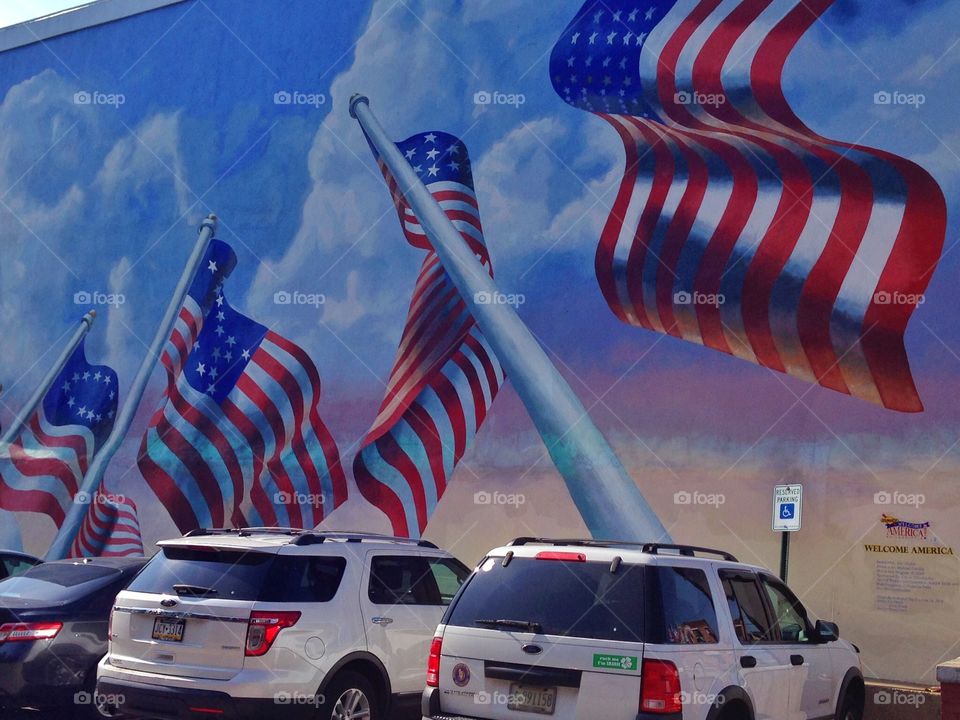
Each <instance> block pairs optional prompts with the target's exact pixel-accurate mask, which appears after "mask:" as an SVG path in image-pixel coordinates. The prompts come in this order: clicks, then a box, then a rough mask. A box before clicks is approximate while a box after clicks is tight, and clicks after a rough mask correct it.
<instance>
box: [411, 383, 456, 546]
mask: <svg viewBox="0 0 960 720" xmlns="http://www.w3.org/2000/svg"><path fill="white" fill-rule="evenodd" d="M404 418H405V419H406V421H407V423H408V424H409V425H410V427H411V428H412V429H413V431H414V432H415V433H416V434H417V437H418V438H420V442H421V443H423V449H424V452H425V453H426V456H427V462H428V463H429V464H430V474H431V475H433V482H434V487H435V488H436V493H437V500H438V501H439V499H440V497H441V496H442V495H443V492H444V490H446V489H447V474H446V471H445V470H444V467H443V442H442V441H441V439H440V431H439V430H437V424H436V422H434V419H433V417H432V416H431V415H430V413H429V412H427V410H426V408H424V407H423V405H421V404H420V403H419V402H413V403H411V404H410V409H409V410H408V411H407V413H406V415H405V416H404ZM427 520H428V521H429V518H427ZM424 527H426V526H424ZM424 527H421V528H420V531H421V532H423V529H424Z"/></svg>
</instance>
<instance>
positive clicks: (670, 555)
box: [487, 538, 769, 572]
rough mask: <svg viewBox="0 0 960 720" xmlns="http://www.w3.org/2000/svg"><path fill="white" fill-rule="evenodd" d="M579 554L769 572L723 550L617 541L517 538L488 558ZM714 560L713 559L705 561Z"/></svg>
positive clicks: (590, 558)
mask: <svg viewBox="0 0 960 720" xmlns="http://www.w3.org/2000/svg"><path fill="white" fill-rule="evenodd" d="M545 552H547V553H576V554H580V555H583V556H585V558H586V560H587V562H604V563H612V562H613V561H614V559H615V558H620V561H621V562H627V563H634V564H647V565H676V564H677V561H678V560H679V561H681V564H683V565H697V564H701V565H719V566H721V567H725V568H727V567H729V568H732V569H742V570H749V571H751V572H769V570H767V568H764V567H761V566H759V565H751V564H749V563H743V562H740V561H739V560H737V558H735V557H734V556H733V555H731V554H730V553H728V552H725V551H723V550H714V549H711V548H704V547H699V546H695V545H674V544H666V543H631V542H627V541H617V540H593V539H590V538H586V539H563V538H561V539H550V538H517V539H515V540H513V541H511V542H510V543H508V544H507V545H503V546H501V547H498V548H494V549H493V550H491V551H490V552H488V553H487V556H488V557H505V556H506V555H508V554H511V555H512V556H513V557H518V558H534V557H536V556H537V555H539V554H541V553H545ZM706 556H712V557H706Z"/></svg>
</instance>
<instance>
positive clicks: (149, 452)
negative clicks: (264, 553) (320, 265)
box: [139, 240, 347, 532]
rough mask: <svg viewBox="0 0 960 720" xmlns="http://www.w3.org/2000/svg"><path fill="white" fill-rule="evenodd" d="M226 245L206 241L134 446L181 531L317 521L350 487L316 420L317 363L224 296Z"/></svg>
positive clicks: (229, 264) (230, 257)
mask: <svg viewBox="0 0 960 720" xmlns="http://www.w3.org/2000/svg"><path fill="white" fill-rule="evenodd" d="M235 264H236V258H235V256H234V253H233V250H232V249H231V248H230V247H229V246H228V245H227V244H226V243H223V242H221V241H219V240H212V241H211V243H210V245H209V247H208V249H207V255H206V257H205V259H204V262H203V263H202V265H201V266H200V268H199V270H198V272H197V276H196V278H195V279H194V281H193V283H192V285H191V287H190V289H189V291H188V294H187V298H186V300H185V302H184V305H183V308H182V309H181V311H180V316H179V318H178V321H177V323H176V325H175V326H174V329H173V332H172V333H171V336H170V340H169V342H168V343H167V346H166V349H165V350H164V352H163V355H162V357H161V363H162V364H163V367H164V369H165V370H166V373H167V388H166V391H165V394H164V398H163V401H162V403H161V406H160V407H159V408H158V409H157V411H156V412H155V413H154V415H153V417H152V418H151V421H150V425H149V428H148V429H147V432H146V434H145V435H144V437H143V439H142V442H141V446H140V454H139V465H140V470H141V472H142V473H143V476H144V477H145V478H146V480H147V483H148V484H149V485H150V487H151V488H152V489H153V491H154V492H155V493H156V495H157V497H158V498H159V499H160V500H161V501H162V503H163V504H164V506H165V507H166V508H167V510H168V511H169V512H170V515H171V517H172V518H173V520H174V522H175V523H176V525H177V527H178V528H179V529H180V531H181V532H186V531H189V530H193V529H195V528H198V527H224V526H230V525H233V526H235V527H244V526H260V525H282V526H288V527H307V528H312V527H314V526H315V525H317V524H318V523H319V522H320V521H321V520H323V518H324V517H325V515H326V514H329V513H330V512H332V511H333V510H334V509H335V508H336V507H337V506H338V505H340V504H341V503H342V502H343V501H344V500H346V497H347V489H346V478H345V475H344V472H343V468H342V467H341V465H340V456H339V452H338V450H337V446H336V444H335V442H334V440H333V437H332V436H331V435H330V433H329V431H328V430H327V428H326V426H325V425H324V423H323V422H322V420H321V419H320V415H319V410H318V405H319V402H320V374H319V373H318V372H317V369H316V366H315V365H314V364H313V361H312V360H311V359H310V358H309V357H308V356H307V354H306V353H305V352H304V351H303V350H302V349H301V348H300V347H298V346H297V345H295V344H294V343H292V342H291V341H289V340H287V339H286V338H284V337H282V336H280V335H279V334H277V333H275V332H273V331H272V330H269V329H267V328H266V327H264V326H263V325H261V324H259V323H257V322H255V321H254V320H252V319H250V318H248V317H246V316H245V315H243V314H241V313H240V312H238V311H236V310H234V309H233V308H232V307H230V304H229V303H228V302H227V300H226V298H225V297H224V295H223V289H222V286H223V280H224V278H225V277H226V276H227V275H229V273H230V272H231V270H232V269H233V267H234V266H235Z"/></svg>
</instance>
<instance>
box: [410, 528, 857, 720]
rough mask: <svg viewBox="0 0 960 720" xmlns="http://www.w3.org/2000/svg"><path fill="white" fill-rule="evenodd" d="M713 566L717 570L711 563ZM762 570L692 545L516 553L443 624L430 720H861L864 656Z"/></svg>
mask: <svg viewBox="0 0 960 720" xmlns="http://www.w3.org/2000/svg"><path fill="white" fill-rule="evenodd" d="M705 556H712V557H709V558H708V557H705ZM837 632H838V631H837V627H836V625H834V624H833V623H827V622H823V621H814V620H813V619H812V618H811V617H810V614H809V613H808V612H807V611H806V610H805V609H804V607H803V605H801V604H800V602H799V601H798V600H797V598H796V596H795V595H794V594H793V593H792V592H790V590H789V589H788V588H787V586H786V585H784V584H783V583H782V582H781V581H780V580H778V579H777V578H776V577H774V576H773V575H772V574H770V573H769V572H767V571H766V570H764V569H762V568H759V567H753V566H750V565H744V564H742V563H739V562H737V560H736V558H734V557H733V556H732V555H730V554H728V553H724V552H719V551H716V550H708V549H705V548H695V547H691V546H681V545H662V544H646V545H631V544H629V543H618V542H604V541H593V540H545V539H538V538H518V539H517V540H514V541H513V542H511V543H510V544H509V545H508V546H506V547H501V548H498V549H496V550H493V551H491V552H490V553H489V554H488V555H487V557H486V558H485V559H484V560H483V561H482V562H481V563H480V565H479V566H478V567H477V569H476V570H475V571H474V573H473V574H472V575H471V577H470V578H469V579H468V581H467V582H466V584H465V585H464V586H463V589H462V590H461V591H460V594H459V595H458V596H457V598H456V599H455V600H454V602H453V603H452V604H451V605H450V607H449V608H448V610H447V613H446V615H445V616H444V618H443V622H442V624H441V625H440V627H439V628H438V630H437V634H436V637H435V638H434V640H433V645H432V647H431V652H430V657H429V661H428V666H427V688H426V690H425V691H424V695H423V704H422V711H423V714H424V716H426V717H427V718H430V719H432V720H467V719H468V718H486V719H494V718H496V719H505V718H512V719H514V720H522V718H534V717H537V716H553V717H554V718H557V720H574V718H576V720H652V719H653V718H657V719H661V720H662V719H663V718H669V719H671V720H704V719H707V720H754V719H763V720H800V719H801V718H804V719H807V720H812V719H813V718H838V719H839V720H860V718H861V717H862V713H863V701H864V685H863V676H862V672H861V668H860V662H859V658H858V652H859V651H858V650H857V649H856V647H855V646H853V645H851V644H850V643H848V642H846V641H844V640H840V639H839V637H838V635H837Z"/></svg>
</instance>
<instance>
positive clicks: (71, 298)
mask: <svg viewBox="0 0 960 720" xmlns="http://www.w3.org/2000/svg"><path fill="white" fill-rule="evenodd" d="M958 20H960V11H958V10H956V9H955V8H952V7H950V5H949V4H948V3H945V2H944V3H925V4H922V5H921V6H918V5H917V4H915V3H909V2H906V1H904V2H891V3H885V4H883V7H879V6H878V5H877V4H875V3H865V2H859V1H858V0H837V1H836V2H832V3H831V2H829V1H828V0H823V1H822V2H816V3H811V2H806V3H797V2H792V1H790V0H782V1H781V0H777V1H775V2H772V3H766V2H752V1H751V0H745V1H744V2H732V3H718V2H712V1H708V0H703V1H701V2H693V1H691V2H660V1H659V0H657V1H650V2H644V3H637V2H631V1H630V0H617V1H616V2H611V1H610V0H607V2H604V3H599V2H596V1H595V0H588V1H587V2H586V3H584V2H582V0H570V1H567V0H557V1H556V2H551V3H545V4H542V3H541V4H537V3H525V2H520V1H519V0H517V1H516V2H489V3H488V2H471V3H463V4H459V3H439V2H431V1H428V0H423V1H422V2H405V3H391V2H386V1H385V0H384V1H382V2H381V0H370V2H367V3H348V4H342V3H336V4H334V3H322V2H321V3H305V2H297V1H296V0H280V1H278V2H270V3H264V2H256V1H255V0H243V1H241V2H237V1H236V0H234V1H232V2H227V0H207V1H206V2H194V0H186V1H185V2H180V3H173V4H170V5H168V6H166V7H163V8H160V9H156V10H153V11H150V12H146V13H142V14H139V15H134V16H131V17H128V18H125V19H122V20H119V21H116V22H112V23H107V24H104V25H98V26H95V27H91V28H88V29H85V30H82V31H80V32H77V33H72V34H69V35H63V36H59V37H55V38H51V39H49V40H45V41H44V42H43V43H33V44H28V45H25V46H23V47H17V48H14V49H10V50H7V51H6V52H3V53H2V54H0V84H2V88H0V102H2V104H0V130H2V132H0V326H2V329H3V331H4V337H5V338H6V342H5V343H4V351H3V352H2V353H0V382H2V384H3V385H4V388H5V389H4V391H3V393H2V394H0V423H2V427H3V430H4V436H3V440H4V442H9V445H8V446H7V447H6V454H5V456H4V457H2V458H0V544H2V545H4V546H8V547H15V548H21V547H22V548H23V549H25V550H27V551H28V552H32V553H34V554H38V555H43V554H45V553H47V552H48V550H49V549H50V548H51V547H54V548H57V547H60V548H64V550H65V552H67V553H69V554H74V555H96V554H104V553H117V554H124V553H139V552H142V551H143V550H144V549H146V551H147V552H150V551H151V548H152V546H153V543H154V542H156V541H157V540H158V539H161V538H163V537H168V536H171V535H176V534H179V533H181V532H185V531H187V530H190V529H192V528H194V527H198V526H210V525H214V526H221V525H261V524H280V525H290V526H296V527H301V526H303V527H311V526H314V525H316V524H322V525H323V526H324V527H330V528H353V529H355V528H365V529H371V530H380V531H385V532H394V533H399V534H409V535H418V534H426V535H427V536H429V537H430V538H431V539H433V540H435V541H438V542H440V543H442V544H444V545H446V546H448V547H450V548H451V549H452V550H453V551H454V552H455V553H457V554H458V555H460V556H461V557H463V558H464V559H467V560H475V559H477V558H478V557H479V556H480V555H481V554H482V553H483V551H484V550H485V549H487V548H488V547H490V546H492V545H494V544H497V543H500V542H502V541H504V540H506V539H509V538H510V537H513V536H518V535H549V534H561V535H565V536H566V535H571V534H585V533H587V532H588V531H589V528H588V527H587V526H586V525H585V524H584V521H583V519H582V518H581V515H580V512H579V510H578V508H577V506H576V504H575V503H574V502H573V501H572V500H571V495H570V493H569V492H568V489H567V486H566V485H565V484H564V482H563V478H562V477H561V474H560V472H558V470H557V469H556V467H555V466H554V464H553V462H551V458H550V455H549V453H548V449H550V448H552V447H553V444H554V443H556V442H558V438H541V437H540V435H539V434H538V432H537V430H536V428H535V427H534V425H533V424H532V423H531V421H530V415H529V408H526V407H524V403H523V402H522V401H521V400H520V397H519V396H518V394H517V392H516V388H515V387H514V386H513V385H512V384H511V379H510V376H509V375H508V374H507V373H505V371H504V369H503V367H502V365H501V359H500V358H499V357H498V354H497V348H495V347H494V346H493V345H492V344H491V342H490V339H489V338H487V337H486V336H485V335H484V333H483V331H482V329H481V328H480V327H479V325H478V324H477V322H476V321H475V319H474V317H473V315H472V313H471V308H472V307H475V304H476V303H484V304H490V303H494V304H499V305H504V306H506V307H507V308H509V309H511V310H515V311H516V312H517V313H518V314H519V316H520V317H521V319H522V320H523V321H524V323H525V324H526V325H527V327H529V329H530V331H531V332H532V333H533V335H534V336H535V337H536V339H537V340H538V341H539V343H540V344H541V345H542V346H543V347H544V348H545V350H546V351H547V354H548V356H549V357H550V359H551V360H552V361H553V364H554V365H555V366H556V367H557V368H558V369H559V371H560V372H561V374H562V375H563V376H564V378H565V379H566V380H567V382H568V383H569V384H570V386H571V387H572V389H573V391H574V392H575V393H576V394H577V395H578V396H579V398H580V400H581V401H582V402H583V405H584V407H585V409H586V411H587V413H588V419H587V421H588V422H590V421H592V422H593V423H595V424H596V425H597V427H598V428H599V429H600V430H601V431H602V432H603V434H604V435H605V436H606V437H607V439H608V440H609V441H610V443H611V445H612V446H613V448H614V450H615V451H616V453H617V454H618V456H619V457H620V459H621V460H622V462H623V465H624V466H625V468H626V470H627V472H628V473H629V474H630V476H631V477H632V478H633V479H634V480H635V482H636V484H637V486H638V488H639V490H640V491H641V492H642V494H643V496H644V497H645V498H646V500H647V501H648V502H649V503H650V505H651V506H652V508H653V509H654V511H655V512H656V513H657V515H658V516H659V518H660V520H661V521H662V523H663V525H664V526H665V527H666V529H667V531H668V532H669V533H670V534H671V535H672V536H673V538H674V539H677V540H681V541H685V542H692V543H696V544H705V545H720V546H723V547H724V548H725V549H727V550H730V551H732V552H734V553H736V554H738V555H739V556H740V557H741V559H744V560H748V561H752V562H756V563H759V564H764V565H768V566H769V565H773V564H774V563H775V559H776V554H775V553H776V546H777V543H778V538H777V537H776V536H774V534H773V533H771V532H770V517H769V506H770V500H771V492H772V487H773V485H775V484H777V483H778V482H781V481H785V482H802V483H804V487H805V491H804V495H805V499H806V502H807V507H806V508H805V514H804V523H805V525H804V529H803V530H802V531H801V532H800V533H799V534H798V535H797V536H796V537H795V538H794V543H795V545H794V548H795V549H794V558H795V559H794V567H793V568H792V570H791V580H792V583H791V584H792V585H794V586H795V587H796V588H797V589H798V591H799V592H800V594H801V596H802V599H803V600H804V601H805V602H807V603H809V604H810V606H811V607H812V608H813V610H814V611H815V612H817V613H818V614H819V615H820V616H822V617H824V618H827V619H836V620H838V622H839V623H840V624H841V627H842V629H843V630H844V634H847V635H849V636H851V637H856V638H857V642H858V644H860V645H861V646H862V647H863V648H864V658H865V662H866V663H867V664H868V665H869V667H868V668H866V670H867V673H868V674H870V675H875V676H887V677H901V678H903V679H929V678H930V677H931V675H932V671H933V668H934V667H935V664H936V662H937V661H938V660H940V659H942V658H943V657H946V656H950V655H951V653H952V654H953V655H955V654H956V647H952V646H951V643H952V642H954V641H953V640H952V639H950V638H946V637H943V635H942V632H940V630H939V629H938V627H939V626H940V625H941V621H944V622H945V621H946V620H947V619H948V618H949V617H951V614H955V613H956V612H957V611H960V595H958V592H960V570H958V568H957V566H956V562H955V557H953V556H952V546H953V545H955V544H956V543H957V542H960V537H957V529H956V523H955V522H953V521H952V518H953V514H954V513H955V510H956V508H957V506H958V504H960V502H958V501H960V493H958V492H957V490H956V487H957V485H956V478H957V470H958V468H960V462H958V454H957V453H958V451H957V446H958V437H960V403H958V402H957V397H958V390H960V387H958V378H960V372H958V370H960V324H958V321H957V319H956V318H957V314H956V313H955V312H954V306H955V302H954V299H953V294H952V292H951V288H952V286H953V284H954V283H953V278H955V277H956V273H957V269H958V266H960V260H958V259H957V255H956V253H955V252H953V248H954V243H955V242H956V237H957V226H956V220H955V215H956V212H955V208H956V202H955V198H956V196H957V189H958V184H960V134H958V132H957V129H956V124H955V120H954V118H955V117H956V116H957V110H958V109H960V108H958V107H957V104H958V100H957V98H958V97H960V92H958V90H960V88H958V87H957V83H958V81H957V80H956V77H957V73H956V68H957V66H958V63H960V49H958V48H956V47H954V46H953V45H952V43H953V41H954V39H955V38H953V32H954V31H952V30H951V29H950V28H951V27H952V28H956V27H957V24H958ZM0 40H2V38H0ZM355 92H362V93H364V94H365V95H366V96H368V97H369V98H370V103H371V107H372V108H373V110H374V111H375V112H376V114H377V117H378V118H379V120H380V121H381V122H382V124H383V125H384V127H385V128H386V130H387V132H388V133H389V134H390V135H391V137H392V138H395V139H398V140H399V142H397V148H398V149H399V150H400V151H401V153H402V154H403V157H404V158H405V159H406V161H408V162H409V164H410V165H411V166H412V167H413V169H414V171H415V173H416V174H417V177H418V178H419V179H420V180H421V181H422V182H423V184H424V185H425V186H426V188H427V190H428V191H429V192H430V194H431V195H432V196H433V197H434V198H435V199H436V201H437V202H438V203H439V204H440V207H441V208H442V210H443V212H444V214H445V215H446V217H447V218H448V219H449V220H450V221H451V222H452V223H453V225H454V227H455V228H456V230H457V232H458V233H459V235H460V237H461V238H462V240H463V242H464V243H465V244H466V245H467V246H468V247H469V248H470V250H471V252H472V253H473V254H474V256H475V257H476V262H477V267H478V268H479V269H480V271H481V272H483V273H484V274H485V275H487V276H489V277H493V278H494V282H495V283H496V287H497V288H498V292H496V293H492V294H481V295H478V296H464V294H463V293H462V292H461V290H460V289H458V287H457V286H456V284H455V283H454V282H452V281H451V278H450V277H449V276H448V275H447V273H446V272H445V270H444V267H443V263H442V262H441V260H440V258H439V256H438V254H437V253H436V252H435V250H434V248H433V247H432V245H431V242H430V239H429V238H428V237H427V232H426V230H425V229H424V227H423V226H422V225H421V224H420V218H418V216H417V214H416V213H415V212H414V211H413V209H412V208H411V206H410V204H409V202H407V200H406V199H405V196H404V193H405V191H406V189H407V188H404V187H403V186H402V184H400V183H398V182H397V180H396V178H395V177H394V176H393V174H392V173H391V172H390V170H389V168H387V167H386V165H385V164H384V163H383V162H382V159H381V158H380V157H379V156H378V154H377V153H376V152H375V151H374V152H371V146H370V145H369V144H368V142H367V139H366V138H365V137H364V133H363V132H362V130H361V128H360V126H359V125H358V124H357V121H356V120H355V119H353V118H352V117H351V116H350V113H349V112H348V104H349V98H350V96H351V95H352V94H353V93H355ZM401 138H407V139H406V140H401ZM210 213H216V215H217V216H218V218H219V220H218V225H217V232H216V238H215V239H213V240H211V241H210V243H209V245H208V246H207V247H206V248H205V249H204V253H203V255H202V257H200V258H199V260H200V262H199V263H198V265H197V269H196V272H195V273H194V274H193V275H192V276H191V277H189V278H188V279H189V280H190V282H189V283H188V287H187V288H186V289H187V292H186V294H185V298H184V300H183V303H182V305H178V306H177V308H176V309H177V312H176V314H175V316H174V317H173V320H174V323H173V325H172V327H171V328H169V331H168V332H166V333H165V334H164V345H163V350H162V352H161V353H160V354H159V355H158V356H157V357H155V358H151V359H150V362H151V367H152V368H153V372H152V374H151V375H150V376H149V382H148V383H147V385H146V388H145V392H144V393H143V396H142V398H138V400H139V402H138V403H137V404H136V408H135V410H136V412H135V413H134V414H133V415H132V416H131V417H132V424H131V425H130V427H129V428H126V427H124V425H123V423H124V418H123V412H122V408H123V406H124V404H125V403H127V402H128V400H129V398H130V397H131V393H130V388H131V383H132V382H133V379H134V377H135V376H136V375H137V371H138V368H140V366H141V364H142V363H143V362H144V359H145V357H147V349H148V347H149V346H150V342H151V338H153V337H154V335H155V333H156V332H157V328H158V326H159V325H160V323H161V318H162V317H163V313H164V311H165V309H166V307H167V305H168V303H170V299H171V295H172V294H173V293H174V291H175V286H176V283H177V278H179V277H181V275H182V274H183V272H184V268H185V266H186V263H187V260H188V257H189V256H190V253H191V249H192V248H193V247H194V244H195V242H196V240H197V237H198V236H197V228H198V227H199V225H200V223H201V221H202V220H203V219H204V218H205V217H207V215H209V214H210ZM481 218H482V220H481ZM494 270H495V272H494ZM91 309H92V310H95V311H96V320H95V321H94V322H93V324H92V327H87V325H88V323H82V325H81V327H80V331H81V332H80V333H79V334H80V335H82V337H80V339H79V341H77V342H76V343H75V344H73V345H71V342H73V341H74V340H75V339H76V336H77V328H78V324H81V318H82V317H84V313H87V312H88V311H89V310H91ZM682 341H686V342H682ZM65 349H66V350H69V352H64V351H65ZM718 350H719V351H720V352H716V351H718ZM62 352H63V353H64V355H63V359H64V361H65V364H64V366H63V368H62V369H61V370H59V371H58V372H57V373H56V374H55V375H54V376H52V377H50V380H51V381H52V382H51V386H50V391H49V392H48V393H47V394H46V395H45V397H43V398H41V399H39V402H38V403H37V404H36V407H35V409H32V408H29V405H30V400H31V395H32V394H33V393H34V391H35V390H36V388H37V387H38V386H40V384H41V382H42V380H43V378H44V376H45V374H46V373H48V372H49V371H50V368H51V367H53V366H54V365H55V363H56V360H57V357H58V355H60V354H61V353H62ZM744 361H746V362H744ZM24 408H28V409H31V412H29V413H25V412H24ZM118 417H119V420H118ZM117 422H119V423H120V427H121V428H122V429H123V430H124V431H125V432H124V433H123V434H122V442H121V443H120V444H119V445H118V450H117V452H116V454H115V455H114V456H112V458H111V459H110V462H109V464H108V465H107V470H106V473H105V474H104V476H103V477H102V479H99V478H98V479H96V482H94V483H91V481H90V479H89V477H88V478H87V482H85V476H88V475H89V473H88V470H89V468H90V465H91V463H92V462H93V461H94V458H95V456H96V455H97V453H98V452H99V451H101V450H102V449H103V448H104V447H105V446H107V447H108V448H109V443H108V441H107V438H108V437H109V435H110V433H111V431H112V430H113V429H114V428H115V427H117ZM559 441H562V438H560V439H559ZM71 518H72V519H74V520H76V522H73V521H72V520H71ZM884 518H894V519H895V520H896V522H897V523H905V524H904V525H902V527H907V528H909V527H912V526H914V525H916V526H922V527H923V529H924V534H923V535H922V537H921V536H919V535H918V536H916V537H914V536H910V537H907V538H900V537H897V538H895V539H893V540H891V539H889V538H881V537H880V535H881V534H884V533H889V523H886V522H885V521H884V522H883V523H882V522H881V520H883V519H884ZM65 534H66V535H68V537H64V535H65ZM893 547H906V548H907V551H906V553H907V554H909V555H910V557H909V558H908V557H901V556H902V555H904V553H903V552H901V551H900V550H892V549H889V548H893ZM914 547H917V548H921V550H922V551H921V552H917V553H914V552H912V549H913V548H914ZM883 548H888V549H883ZM927 548H933V550H927ZM948 551H950V552H948ZM897 563H899V564H900V565H904V564H908V565H909V566H910V568H912V569H911V571H910V572H911V576H912V577H914V578H917V577H919V578H924V577H934V578H936V582H937V588H932V587H931V586H930V585H929V583H923V582H921V581H920V580H916V583H919V584H918V585H916V587H914V586H911V585H910V584H909V583H908V584H907V585H904V584H903V582H901V581H899V580H896V578H897V577H899V576H900V575H902V573H898V571H896V567H897ZM921 610H922V612H921ZM893 620H895V621H896V622H893ZM881 627H882V628H884V630H883V632H882V633H881V632H880V631H879V630H878V628H881ZM907 637H910V638H911V643H910V644H909V645H908V644H907V643H906V642H905V641H904V640H905V638H907ZM918 638H920V640H918ZM904 648H907V649H904Z"/></svg>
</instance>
